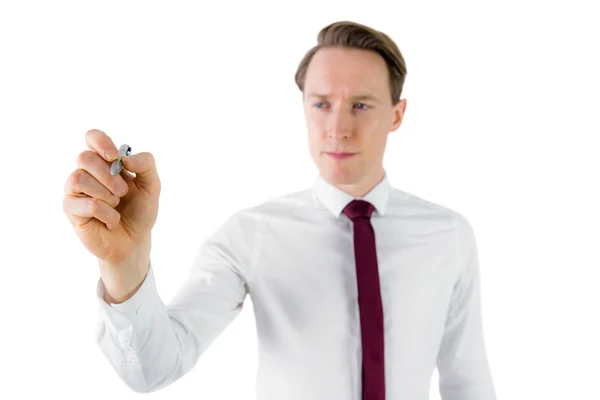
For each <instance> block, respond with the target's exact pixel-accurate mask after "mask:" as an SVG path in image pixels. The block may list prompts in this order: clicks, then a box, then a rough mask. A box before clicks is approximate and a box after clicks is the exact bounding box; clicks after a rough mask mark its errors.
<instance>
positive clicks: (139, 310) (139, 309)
mask: <svg viewBox="0 0 600 400" xmlns="http://www.w3.org/2000/svg"><path fill="white" fill-rule="evenodd" d="M141 312H142V306H139V307H138V308H136V309H135V313H136V315H139V314H140V313H141Z"/></svg>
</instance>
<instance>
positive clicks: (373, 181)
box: [335, 168, 385, 197]
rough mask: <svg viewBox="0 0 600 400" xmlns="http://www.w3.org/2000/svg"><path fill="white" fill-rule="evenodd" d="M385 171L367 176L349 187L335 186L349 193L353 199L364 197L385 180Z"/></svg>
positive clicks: (381, 170) (378, 171)
mask: <svg viewBox="0 0 600 400" xmlns="http://www.w3.org/2000/svg"><path fill="white" fill-rule="evenodd" d="M384 176H385V171H384V170H383V168H381V169H379V170H377V172H375V173H372V174H369V175H367V176H365V177H364V178H363V179H362V180H360V181H358V182H356V183H352V184H349V185H335V187H337V188H338V189H340V190H343V191H344V192H346V193H348V194H349V195H351V196H353V197H363V196H364V195H366V194H367V193H369V192H370V191H371V190H372V189H373V188H374V187H375V186H377V185H378V184H379V183H380V182H381V181H382V180H383V178H384Z"/></svg>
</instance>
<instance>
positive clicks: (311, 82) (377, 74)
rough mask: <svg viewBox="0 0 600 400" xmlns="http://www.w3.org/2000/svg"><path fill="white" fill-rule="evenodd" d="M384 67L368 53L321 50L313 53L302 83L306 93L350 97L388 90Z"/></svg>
mask: <svg viewBox="0 0 600 400" xmlns="http://www.w3.org/2000/svg"><path fill="white" fill-rule="evenodd" d="M388 85H389V77H388V71H387V65H386V63H385V61H384V59H383V57H381V56H380V55H379V54H377V53H376V52H374V51H370V50H362V49H349V48H341V47H332V48H323V49H320V50H319V51H317V52H316V53H315V55H314V56H313V58H312V60H311V62H310V64H309V66H308V69H307V71H306V77H305V81H304V90H305V91H307V92H312V91H316V92H320V93H331V94H333V95H336V94H339V95H353V94H355V93H356V92H365V91H367V92H376V93H380V94H382V93H383V92H385V91H387V90H388Z"/></svg>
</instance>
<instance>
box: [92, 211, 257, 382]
mask: <svg viewBox="0 0 600 400" xmlns="http://www.w3.org/2000/svg"><path fill="white" fill-rule="evenodd" d="M234 217H235V216H234ZM248 223H249V222H248V221H242V220H241V219H240V218H233V217H232V218H230V219H229V220H227V221H226V223H225V224H223V226H221V227H220V228H219V229H218V230H217V231H216V232H214V233H213V234H212V235H211V236H210V237H209V239H208V240H207V241H206V242H204V243H203V244H202V246H201V247H200V249H199V250H198V252H197V254H196V257H195V258H194V261H193V264H192V267H191V270H190V273H189V275H188V277H187V279H186V280H185V281H184V283H183V285H182V287H181V288H180V289H179V291H178V292H177V293H176V294H175V296H174V298H173V300H172V301H171V302H170V303H169V304H168V305H165V304H164V303H163V301H162V300H161V298H160V296H159V293H158V291H157V287H156V281H155V272H156V271H155V268H154V265H153V264H152V262H151V263H150V266H149V270H148V274H147V275H146V278H145V279H144V282H143V283H142V285H141V286H140V288H139V289H138V291H137V292H136V293H135V294H134V295H133V296H132V297H131V298H129V299H128V300H127V301H125V302H123V303H120V304H107V303H106V302H105V301H104V299H103V290H104V285H103V284H102V280H101V279H100V281H99V282H98V286H97V291H96V296H97V300H98V301H99V303H100V307H99V311H100V312H99V319H98V327H97V339H96V341H97V343H98V345H99V347H100V350H101V351H102V353H103V354H104V355H105V356H106V358H107V359H108V361H109V362H110V364H111V365H112V366H113V368H114V369H115V370H116V372H117V374H118V376H119V377H120V378H121V379H122V380H123V381H124V382H125V384H126V385H127V386H129V388H131V389H132V390H133V391H135V392H139V393H148V392H153V391H156V390H158V389H160V388H163V387H165V386H167V385H169V384H171V383H173V382H175V381H176V380H178V379H179V378H181V377H182V376H184V375H185V374H186V373H188V372H189V371H190V370H191V369H192V368H193V366H194V365H195V364H196V363H197V361H198V359H199V357H200V355H201V354H202V353H203V352H204V351H205V350H206V349H207V348H208V346H209V345H210V344H211V343H212V342H213V341H214V340H215V339H216V337H217V336H218V335H219V334H220V333H221V332H222V331H223V330H224V329H225V328H226V326H227V325H228V324H229V323H230V322H231V321H232V320H233V319H234V318H235V317H236V316H237V315H238V314H239V313H240V311H241V309H242V305H243V303H244V300H245V297H246V295H247V294H248V285H249V281H250V279H251V275H252V274H253V268H252V267H253V257H254V254H256V253H257V251H258V248H257V246H258V240H259V239H260V234H259V231H258V230H256V229H253V231H252V233H253V235H252V236H249V237H248V238H246V237H245V236H244V235H243V234H244V233H245V232H247V231H248Z"/></svg>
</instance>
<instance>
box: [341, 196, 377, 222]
mask: <svg viewBox="0 0 600 400" xmlns="http://www.w3.org/2000/svg"><path fill="white" fill-rule="evenodd" d="M374 210H375V207H374V206H373V204H371V203H369V202H368V201H364V200H352V201H351V202H350V203H349V204H348V205H347V206H346V207H345V208H344V210H343V211H342V212H343V213H344V214H346V216H347V217H348V218H350V219H351V220H352V221H354V220H355V219H357V218H371V214H373V211H374Z"/></svg>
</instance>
